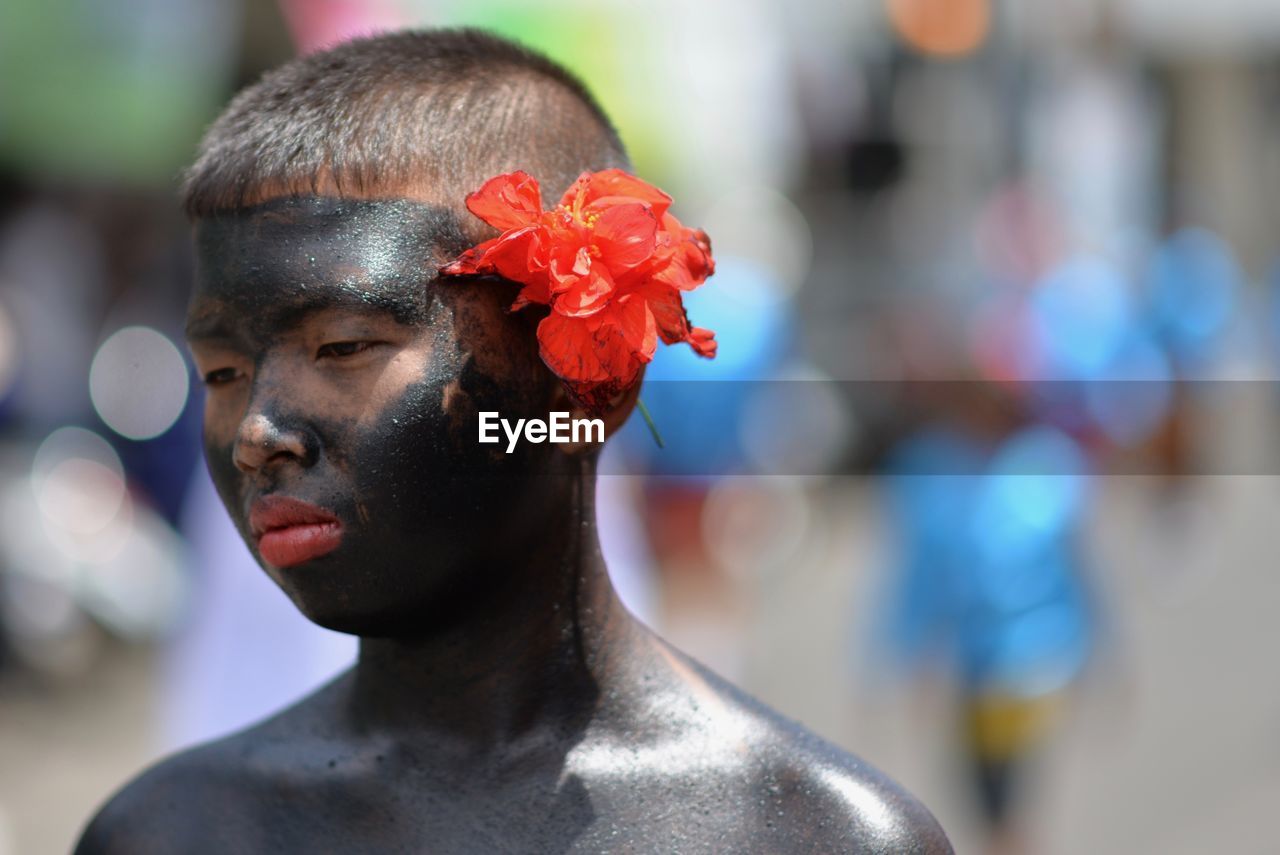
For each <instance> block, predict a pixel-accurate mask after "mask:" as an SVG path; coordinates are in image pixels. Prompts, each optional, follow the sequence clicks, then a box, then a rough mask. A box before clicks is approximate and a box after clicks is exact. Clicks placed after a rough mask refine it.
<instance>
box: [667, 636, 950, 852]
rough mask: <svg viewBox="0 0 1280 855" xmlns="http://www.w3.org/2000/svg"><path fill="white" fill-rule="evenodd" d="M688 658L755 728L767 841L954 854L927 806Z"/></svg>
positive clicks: (804, 847) (808, 847)
mask: <svg viewBox="0 0 1280 855" xmlns="http://www.w3.org/2000/svg"><path fill="white" fill-rule="evenodd" d="M688 661H690V662H691V664H692V665H693V666H694V667H695V668H697V669H698V671H699V673H700V674H701V675H702V676H703V678H704V679H706V681H707V683H708V685H709V686H710V687H711V688H712V689H713V690H714V691H716V692H717V693H718V694H719V695H720V696H721V697H722V698H723V699H724V700H725V702H726V703H727V704H729V705H732V706H733V707H735V708H736V709H737V710H739V711H740V713H741V714H742V716H743V718H744V719H745V720H747V721H750V722H751V724H752V726H751V733H752V734H753V737H752V739H751V747H750V751H751V754H752V755H753V757H754V759H755V761H756V763H755V765H756V768H757V769H758V770H759V771H758V773H757V774H758V775H759V776H760V780H759V781H758V782H757V786H758V787H759V788H760V789H761V790H762V791H763V792H765V793H768V794H769V796H770V797H769V799H768V809H769V810H770V811H772V812H774V814H775V816H773V817H768V818H766V822H765V824H764V829H761V831H762V833H763V834H764V836H766V837H767V836H768V831H769V830H772V829H778V830H779V831H780V832H781V833H782V834H783V836H784V837H785V839H786V841H787V851H797V852H799V851H805V852H808V851H812V852H874V853H881V852H883V853H903V855H907V853H910V855H950V854H951V853H953V852H954V850H953V849H952V847H951V844H950V842H949V841H948V840H947V835H946V833H945V832H944V831H943V830H942V826H941V825H939V823H938V821H937V820H936V819H935V818H934V816H933V814H932V813H930V812H929V810H928V808H926V807H925V806H924V805H923V804H922V803H921V802H920V801H919V800H918V799H916V798H915V797H914V796H912V795H911V794H910V793H908V792H907V791H906V790H905V789H904V788H903V787H902V786H900V785H899V784H898V783H896V782H895V781H893V780H892V779H891V778H889V776H887V775H885V774H884V773H883V772H881V771H880V770H879V769H876V768H875V767H873V766H872V765H870V764H869V763H867V762H866V761H864V760H862V759H861V758H859V757H856V756H855V755H853V754H851V753H849V752H847V751H844V750H842V749H840V748H838V747H836V746H835V745H833V744H831V743H829V742H827V741H826V740H824V739H822V738H821V737H819V736H817V735H816V734H814V733H813V732H812V731H810V730H808V729H807V728H805V727H803V726H802V725H800V724H798V723H797V722H794V721H792V720H790V719H788V718H786V717H785V716H783V715H781V714H780V713H778V712H776V711H775V710H773V709H771V708H769V707H767V706H765V705H764V704H763V703H761V702H760V701H758V700H756V699H755V698H753V697H751V696H750V695H748V694H746V693H745V692H743V691H742V690H741V689H739V688H737V687H736V686H734V685H732V684H731V683H729V682H728V681H726V680H724V679H723V678H721V677H719V676H717V675H716V674H714V673H713V672H711V671H710V670H709V669H707V668H705V666H702V665H699V664H697V663H696V662H692V660H688ZM767 848H768V847H767V846H766V849H767Z"/></svg>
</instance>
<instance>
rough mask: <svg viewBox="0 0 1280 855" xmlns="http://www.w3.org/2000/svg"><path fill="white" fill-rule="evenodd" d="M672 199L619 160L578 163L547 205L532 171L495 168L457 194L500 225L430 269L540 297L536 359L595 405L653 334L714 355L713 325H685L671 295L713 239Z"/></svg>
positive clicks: (700, 268)
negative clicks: (606, 165) (502, 283)
mask: <svg viewBox="0 0 1280 855" xmlns="http://www.w3.org/2000/svg"><path fill="white" fill-rule="evenodd" d="M670 205H671V197H670V196H668V195H667V194H665V193H663V192H662V191H661V190H659V189H658V188H656V187H654V186H652V185H650V184H647V183H645V182H644V181H641V180H640V179H639V178H636V177H635V176H634V175H629V174H628V173H626V172H624V171H622V170H621V169H606V170H603V171H601V172H584V173H583V174H582V175H581V176H579V177H578V180H577V181H575V182H574V183H573V185H572V186H571V187H570V188H569V189H568V190H567V191H566V192H565V194H564V196H563V197H561V199H560V202H559V204H557V205H556V206H555V207H554V208H552V209H550V210H543V207H542V193H541V190H540V189H539V187H538V182H537V180H536V179H534V178H533V177H532V176H530V175H528V174H527V173H525V172H512V173H508V174H506V175H499V176H497V177H495V178H491V179H489V180H488V181H487V182H485V184H484V186H483V187H481V188H480V189H479V190H477V191H476V192H474V193H472V194H471V195H469V196H468V197H467V208H468V209H469V210H470V211H471V213H473V214H475V215H476V216H477V217H479V218H480V219H481V220H484V221H485V222H486V223H488V224H489V225H491V226H493V227H494V228H497V229H500V230H501V231H502V233H501V234H500V235H498V236H497V237H495V238H493V239H492V240H487V241H485V242H484V243H481V244H479V245H477V246H475V247H472V248H471V249H469V250H467V251H466V252H464V253H463V254H462V255H461V256H459V257H458V258H457V259H456V260H455V261H453V262H451V263H450V264H447V265H445V266H444V267H442V268H440V272H441V273H442V274H444V275H446V276H476V275H497V276H501V277H502V278H504V279H508V280H510V281H512V282H517V283H519V284H521V285H522V286H524V287H522V288H521V289H520V293H519V294H518V295H517V296H516V300H515V302H514V303H512V305H511V310H512V311H517V310H519V309H522V308H524V307H525V306H528V305H530V304H537V305H545V306H548V307H550V312H549V313H548V314H547V317H546V318H544V319H543V320H542V322H541V323H540V324H539V325H538V347H539V352H540V354H541V356H542V360H543V362H545V363H546V364H547V367H548V368H550V369H551V370H552V371H553V372H554V373H555V374H556V375H557V376H558V377H559V378H560V379H561V380H562V381H563V382H564V384H565V387H566V388H567V389H568V391H569V393H570V395H571V396H572V397H573V398H574V400H575V401H577V403H579V404H580V405H582V406H583V407H584V408H585V409H587V410H588V411H589V412H591V413H593V414H599V413H601V412H603V411H604V410H606V409H607V408H608V405H609V402H610V401H611V400H612V399H613V398H614V397H615V396H616V395H617V394H618V393H620V392H622V391H625V390H626V389H629V388H630V387H631V386H632V384H634V383H635V382H636V380H637V378H638V377H639V374H640V368H641V366H642V365H644V364H645V363H647V362H649V361H650V360H651V359H653V353H654V350H655V349H656V347H657V341H658V339H662V341H663V342H665V343H666V344H677V343H679V342H686V343H688V344H689V346H690V347H692V348H693V349H694V351H695V352H696V353H698V355H700V356H705V357H707V358H712V357H714V356H715V353H716V341H715V333H713V332H711V330H707V329H702V328H701V327H695V326H691V325H690V323H689V318H688V316H687V315H686V314H685V311H684V303H683V301H682V298H681V294H682V293H683V292H685V291H691V290H693V289H694V288H697V287H698V286H699V285H701V284H702V283H703V282H704V281H706V279H707V277H708V276H710V275H711V274H712V273H714V272H715V261H714V260H713V259H712V257H711V243H710V241H709V240H708V238H707V235H706V233H705V232H703V231H701V230H699V229H690V228H687V227H685V226H684V225H682V224H681V223H680V221H679V220H677V219H676V218H675V217H674V216H673V215H672V214H671V213H670V212H669V211H668V208H669V207H670Z"/></svg>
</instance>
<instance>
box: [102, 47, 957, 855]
mask: <svg viewBox="0 0 1280 855" xmlns="http://www.w3.org/2000/svg"><path fill="white" fill-rule="evenodd" d="M625 167H626V158H625V155H624V153H623V150H622V147H621V144H620V142H619V141H618V138H617V135H616V133H615V132H614V131H613V129H612V128H611V126H610V125H609V123H608V120H607V119H606V118H605V116H604V114H603V113H602V112H601V110H600V108H599V107H598V106H597V105H596V104H595V102H594V101H593V100H592V99H591V97H590V95H589V94H588V93H587V92H586V91H585V89H583V87H582V86H581V84H579V83H578V82H577V81H576V80H574V79H572V78H571V77H569V76H568V75H567V74H566V73H565V72H564V71H563V70H561V69H560V68H558V67H557V66H555V65H553V64H551V63H550V62H548V61H547V60H545V59H543V58H541V57H538V56H535V55H532V54H529V53H527V52H525V51H524V50H522V49H520V48H518V47H516V46H514V45H512V44H509V43H507V42H504V41H501V40H499V39H496V38H493V37H491V36H487V35H484V34H480V33H476V32H467V31H463V32H427V33H398V34H390V35H384V36H378V37H374V38H371V39H365V40H362V41H358V42H352V43H349V44H346V45H343V46H340V47H337V48H334V49H332V50H330V51H327V52H324V53H320V54H314V55H311V56H308V57H304V58H301V59H298V60H295V61H293V62H291V63H289V64H288V65H286V66H284V67H283V68H281V69H279V70H277V71H276V72H274V73H272V74H269V75H267V76H266V77H265V78H264V79H263V80H262V81H260V82H259V83H257V84H255V85H254V86H252V87H250V88H249V89H247V90H246V91H245V92H243V93H241V94H240V95H239V96H237V98H236V99H235V100H234V101H233V102H232V104H231V105H230V107H229V108H228V109H227V111H226V113H224V115H223V116H222V117H221V118H220V119H219V120H218V121H217V122H216V123H215V124H214V125H213V127H212V128H211V129H210V131H209V133H208V135H207V137H206V139H205V141H204V144H203V146H202V149H201V152H200V156H199V158H198V160H197V162H196V163H195V165H194V166H193V167H192V169H191V171H190V173H189V175H188V178H187V182H186V196H187V209H188V211H189V213H190V214H191V216H192V219H193V221H194V224H195V229H194V232H195V241H196V247H197V276H196V280H197V281H196V285H195V293H194V296H193V299H192V303H191V308H190V314H189V323H188V333H189V338H190V342H191V346H192V351H193V354H194V356H195V359H196V362H197V365H198V368H199V370H200V372H201V373H202V374H203V376H204V377H205V380H206V383H207V384H208V393H207V399H206V400H207V403H206V413H205V453H206V456H207V459H208V463H209V469H210V472H211V474H212V476H213V480H214V483H215V484H216V485H217V487H218V491H219V494H220V495H221V497H222V499H223V501H224V503H225V504H226V506H227V509H228V511H229V513H230V514H231V517H232V519H233V520H234V521H235V522H236V525H237V527H238V528H239V530H240V531H241V533H242V535H243V536H244V537H245V539H246V542H247V543H248V544H249V546H250V549H251V550H253V551H254V553H255V555H256V556H257V557H258V559H259V561H260V563H261V564H262V565H263V567H264V569H265V570H266V572H267V573H268V574H270V576H271V577H272V579H273V580H275V581H276V582H277V583H278V584H279V585H280V586H281V587H282V588H283V589H284V591H285V592H286V593H287V594H288V595H289V596H290V598H291V599H292V600H293V602H294V603H295V604H296V605H297V606H298V608H299V609H301V610H302V611H303V613H304V614H306V615H307V616H308V617H309V618H311V619H312V620H313V621H315V622H316V623H319V624H321V625H323V626H326V627H329V628H331V629H336V630H340V631H343V632H349V633H354V634H357V635H359V636H360V637H361V649H360V656H359V660H358V662H357V664H356V666H355V667H354V668H353V669H351V670H350V671H349V672H347V673H345V674H343V675H341V676H339V677H338V678H336V679H335V680H334V681H333V682H332V683H330V684H329V685H327V686H325V687H323V688H321V689H320V690H318V691H317V692H315V693H314V694H312V695H310V696H309V697H307V698H305V699H304V700H302V701H301V702H299V703H298V704H296V705H294V706H293V707H291V708H289V709H287V710H285V711H284V712H282V713H280V714H278V715H276V716H275V717H273V718H271V719H269V720H267V721H266V722H264V723H262V724H260V725H257V726H255V727H253V728H251V729H249V730H247V731H244V732H241V733H239V734H235V735H233V736H231V737H228V738H226V739H224V740H221V741H219V742H216V743H213V744H210V745H206V746H202V747H198V748H196V749H194V750H192V751H188V752H186V753H183V754H180V755H178V756H176V757H174V758H171V759H169V760H166V761H164V762H162V763H161V764H159V765H158V766H156V767H154V768H153V769H151V770H150V771H148V772H146V773H145V774H143V775H142V776H141V777H140V778H138V779H137V780H135V781H134V782H132V783H131V784H130V785H128V786H127V787H126V788H125V789H124V790H123V791H122V792H121V793H120V794H119V795H117V796H116V797H115V798H114V799H113V800H112V801H111V802H110V803H108V805H107V806H106V807H105V808H104V809H103V810H102V812H101V813H100V814H99V815H98V816H97V817H96V818H95V819H94V821H93V822H92V823H91V824H90V826H89V828H88V829H87V830H86V832H85V834H84V836H83V838H82V840H81V843H80V847H79V849H78V852H80V853H82V855H94V853H128V855H141V853H149V852H183V853H197V852H210V853H215V852H216V853H225V852H305V853H320V852H340V853H353V852H361V853H364V852H434V851H439V852H472V851H474V852H579V851H581V852H587V851H590V852H600V851H610V852H615V851H627V852H703V851H722V852H749V851H760V852H792V851H812V852H837V851H875V852H929V853H932V852H949V851H950V847H949V846H948V844H947V842H946V838H945V836H944V835H943V833H942V831H941V830H940V829H939V828H938V826H937V824H936V822H935V821H934V820H933V818H932V817H931V816H930V815H929V813H928V812H927V811H926V810H925V809H924V808H923V807H921V806H920V805H919V804H918V803H917V802H916V801H915V800H913V799H912V798H911V797H910V796H909V795H907V794H906V793H904V792H903V791H902V790H900V789H899V788H897V787H896V786H895V785H894V784H892V783H891V782H890V781H888V780H887V779H886V778H884V777H883V776H881V775H880V774H879V773H878V772H876V771H874V770H872V769H870V768H869V767H867V766H866V765H865V764H863V763H862V762H860V761H859V760H857V759H855V758H853V757H851V756H849V755H847V754H844V753H842V752H840V751H838V750H837V749H835V748H833V747H832V746H829V745H827V744H825V743H823V742H822V741H820V740H819V739H817V738H816V737H814V736H812V735H811V734H809V733H807V732H805V731H804V730H802V729H801V728H799V727H798V726H796V725H795V724H793V723H791V722H788V721H786V720H785V719H783V718H781V717H780V716H778V715H777V714H776V713H773V712H772V711H770V710H767V709H766V708H764V707H763V706H761V705H760V704H759V703H758V702H756V701H754V700H752V699H750V698H748V697H746V696H745V695H743V694H742V693H740V692H739V691H737V690H736V689H734V688H733V687H731V686H729V685H728V684H726V683H725V682H724V681H722V680H721V679H719V678H718V677H716V676H715V675H713V674H711V673H709V672H708V671H706V670H705V669H704V668H702V667H701V666H699V665H698V664H697V663H695V662H693V661H691V660H690V659H688V658H687V657H685V656H684V655H682V654H681V653H679V652H678V651H675V650H673V649H672V648H670V647H669V646H668V645H666V644H665V643H664V642H662V641H661V640H660V639H658V638H656V637H655V636H653V635H652V634H651V633H650V632H649V631H648V630H646V629H645V628H644V627H643V626H642V625H640V624H639V623H637V622H636V621H635V620H634V619H633V618H632V617H631V616H630V615H629V614H628V613H627V612H626V611H625V609H623V608H622V607H621V605H620V604H619V603H618V601H617V599H616V597H615V596H614V595H613V592H612V589H611V588H610V585H609V581H608V576H607V573H606V571H605V567H604V563H603V560H602V559H601V556H600V551H599V545H598V543H597V540H596V533H595V528H594V525H595V523H594V520H595V517H594V499H593V496H594V477H595V460H596V455H597V453H598V451H599V444H598V443H586V442H579V443H564V444H550V443H532V442H523V443H519V444H518V445H516V446H515V447H514V448H512V449H511V453H506V449H505V447H503V446H495V445H490V444H482V443H480V442H478V441H477V430H476V425H477V422H478V414H479V413H481V412H496V413H498V414H500V415H501V417H502V418H504V419H506V420H508V421H509V422H512V423H514V422H515V420H516V419H517V418H526V419H529V418H542V419H546V418H547V415H548V413H551V412H558V411H573V412H575V413H576V414H579V415H581V414H583V413H584V408H583V406H582V404H583V400H584V395H582V394H574V391H575V390H574V388H573V387H571V386H566V385H565V384H562V383H561V382H558V378H557V377H556V376H555V375H553V374H552V373H551V371H549V370H548V365H547V363H546V361H545V359H544V358H543V357H542V356H541V355H540V353H539V345H538V338H537V335H536V334H535V331H534V326H533V324H534V323H535V322H536V320H537V318H538V315H537V313H536V312H534V311H532V310H529V309H526V310H525V311H522V312H515V313H509V312H508V311H507V307H508V306H509V305H510V304H511V302H512V300H513V299H514V298H515V296H516V293H517V288H516V286H515V285H513V284H511V283H510V282H505V281H500V280H499V279H497V278H495V277H482V278H480V279H459V278H457V277H453V276H446V277H440V276H438V275H437V271H438V270H439V269H440V268H441V267H442V266H444V265H448V264H449V263H450V262H451V261H454V260H455V259H457V258H458V257H459V255H460V254H463V253H465V251H466V250H468V248H469V247H472V246H474V245H475V244H477V243H479V242H480V241H483V240H484V239H486V238H492V237H493V235H494V233H493V231H492V230H491V229H488V228H486V227H485V226H484V224H483V223H482V222H481V221H480V220H479V219H477V218H476V217H473V216H471V215H470V214H469V213H468V212H467V209H466V208H465V207H464V200H465V199H466V197H467V195H468V193H470V192H472V191H474V190H475V189H476V188H477V187H480V186H481V185H482V184H484V183H485V182H486V181H487V180H488V179H490V178H492V177H493V176H496V175H501V174H503V173H511V172H514V171H516V170H522V171H523V172H525V173H528V174H529V175H531V176H532V177H533V178H535V179H536V180H537V181H538V182H539V183H540V184H541V186H542V187H543V188H546V189H547V190H552V189H554V190H555V191H559V190H562V189H564V188H567V187H569V186H570V184H571V183H572V182H573V181H574V179H575V178H576V177H577V176H578V175H579V174H580V173H582V172H584V171H598V170H606V169H610V168H625ZM619 252H623V253H624V254H625V250H619ZM472 258H473V260H474V258H475V256H474V255H473V256H472ZM588 262H589V259H588ZM584 263H586V262H584ZM473 267H474V265H473ZM472 272H479V273H483V272H484V271H483V270H476V271H472ZM521 293H523V292H521ZM637 390H638V380H637V381H636V382H631V383H629V384H623V386H622V387H621V388H613V389H609V390H608V391H609V393H610V394H608V395H601V396H594V397H592V396H590V395H587V396H585V397H588V398H591V402H592V406H591V407H589V408H588V409H590V411H591V415H594V416H598V417H599V418H600V419H601V420H602V421H603V423H604V429H605V432H606V434H608V433H612V432H613V431H614V430H616V429H617V428H618V427H619V426H620V425H621V424H622V423H623V422H624V421H625V419H626V418H627V416H628V415H629V414H630V411H631V409H632V407H633V405H634V404H635V400H636V394H637ZM577 391H578V392H581V391H582V388H581V387H579V388H578V389H577Z"/></svg>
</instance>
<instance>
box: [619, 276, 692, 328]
mask: <svg viewBox="0 0 1280 855" xmlns="http://www.w3.org/2000/svg"><path fill="white" fill-rule="evenodd" d="M632 293H633V294H635V295H636V296H637V297H639V298H642V299H643V300H645V302H646V303H648V305H649V311H650V313H652V315H653V319H654V326H655V328H656V329H657V332H658V335H660V336H661V337H662V340H663V341H664V342H666V343H667V344H676V343H677V342H681V341H684V340H685V339H686V338H687V337H688V335H689V319H688V317H687V316H686V315H685V311H684V304H683V302H682V301H681V299H680V292H679V291H677V290H676V289H674V288H672V287H671V286H669V285H667V284H666V283H665V282H660V281H658V280H656V279H647V280H645V281H643V282H641V283H639V284H638V285H636V286H635V288H634V289H633V291H632Z"/></svg>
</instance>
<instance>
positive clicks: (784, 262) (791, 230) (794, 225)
mask: <svg viewBox="0 0 1280 855" xmlns="http://www.w3.org/2000/svg"><path fill="white" fill-rule="evenodd" d="M700 222H701V223H702V227H703V228H704V229H705V230H706V232H707V234H709V235H712V237H713V240H714V243H713V249H714V250H715V253H716V258H717V259H724V258H726V257H730V256H732V257H734V258H737V259H739V260H745V261H749V262H752V263H754V264H755V265H757V266H759V267H760V268H762V269H763V270H764V271H765V272H766V273H767V274H768V276H767V281H769V282H770V283H772V284H773V285H774V286H775V290H774V292H773V293H772V295H771V296H773V298H774V299H775V300H779V299H782V298H784V297H787V296H788V295H790V294H792V293H794V292H795V291H796V290H797V289H798V288H799V287H800V286H801V285H802V284H803V283H804V281H805V279H806V278H807V277H808V275H809V268H810V267H811V266H812V264H813V235H812V234H811V232H810V229H809V223H808V221H807V220H806V219H805V217H804V214H802V213H801V212H800V209H799V208H797V207H796V206H795V204H794V203H793V202H792V201H791V200H790V199H788V198H787V197H786V196H783V195H782V194H781V193H779V192H778V191H776V190H773V189H771V188H769V187H764V186H756V187H751V186H747V187H741V188H739V189H737V190H734V191H733V192H731V193H728V194H726V195H724V196H722V197H720V198H719V199H717V200H716V202H715V203H714V204H712V205H711V207H710V208H709V209H708V210H707V211H706V212H705V213H704V214H703V216H702V218H701V220H700ZM721 278H722V279H723V277H721ZM715 284H717V285H718V284H719V283H718V282H716V283H715Z"/></svg>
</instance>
